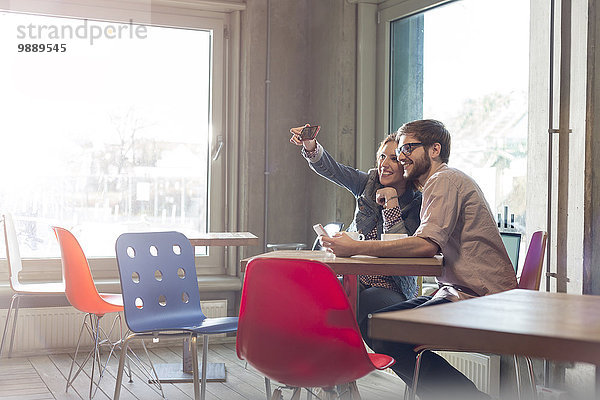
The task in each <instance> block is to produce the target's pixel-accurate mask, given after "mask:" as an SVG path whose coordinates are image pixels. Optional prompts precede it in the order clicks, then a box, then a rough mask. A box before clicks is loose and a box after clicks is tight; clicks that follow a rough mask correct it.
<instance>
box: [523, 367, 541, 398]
mask: <svg viewBox="0 0 600 400" xmlns="http://www.w3.org/2000/svg"><path fill="white" fill-rule="evenodd" d="M525 361H526V362H527V369H528V370H529V381H530V382H531V393H532V395H531V397H532V398H533V400H537V398H538V396H537V385H536V384H535V374H534V373H533V364H532V363H531V358H529V357H525Z"/></svg>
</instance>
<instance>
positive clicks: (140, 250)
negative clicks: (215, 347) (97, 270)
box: [114, 232, 238, 400]
mask: <svg viewBox="0 0 600 400" xmlns="http://www.w3.org/2000/svg"><path fill="white" fill-rule="evenodd" d="M116 252H117V263H118V266H119V274H120V276H121V290H122V293H123V305H124V308H125V320H126V321H127V326H129V329H130V330H131V331H132V332H134V333H133V334H131V335H130V336H128V337H127V338H126V339H125V342H124V344H123V347H122V353H121V358H120V361H119V370H118V373H117V382H116V386H115V394H114V399H115V400H116V399H118V398H119V395H120V390H121V380H122V378H123V366H124V362H125V352H126V351H127V347H128V344H129V341H130V340H131V339H134V338H141V339H144V338H151V337H156V335H157V334H160V335H163V334H167V335H169V337H173V336H187V337H189V338H190V344H191V354H192V364H193V373H194V398H195V399H196V400H197V399H202V400H204V398H205V395H206V364H207V363H206V358H207V353H208V335H209V334H217V333H227V332H235V331H236V330H237V325H238V319H237V317H223V318H207V317H206V316H205V315H204V314H203V313H202V309H201V308H200V293H199V291H198V279H197V277H196V266H195V263H194V250H193V247H192V246H191V244H190V242H189V240H188V238H186V237H185V236H184V235H183V234H181V233H179V232H149V233H124V234H122V235H121V236H119V237H118V238H117V243H116ZM198 335H202V336H203V339H204V340H203V343H204V346H203V348H202V384H201V390H200V388H199V382H198V378H199V377H198V375H199V374H198V350H197V338H198Z"/></svg>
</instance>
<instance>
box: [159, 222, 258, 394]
mask: <svg viewBox="0 0 600 400" xmlns="http://www.w3.org/2000/svg"><path fill="white" fill-rule="evenodd" d="M189 240H190V243H191V244H192V246H258V245H260V241H259V240H258V237H257V236H255V235H253V234H252V233H250V232H209V233H204V234H200V235H197V236H196V237H194V238H189ZM192 362H193V361H192V356H191V354H190V350H189V346H188V339H185V340H184V345H183V361H182V364H154V368H155V370H156V375H157V376H158V380H159V381H160V382H163V383H175V382H177V383H180V382H193V372H192V368H193V364H192ZM226 377H227V375H226V371H225V364H224V363H207V365H206V380H207V381H210V382H224V381H225V380H226Z"/></svg>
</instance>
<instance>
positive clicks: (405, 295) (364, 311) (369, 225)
mask: <svg viewBox="0 0 600 400" xmlns="http://www.w3.org/2000/svg"><path fill="white" fill-rule="evenodd" d="M305 126H307V125H305ZM302 128H304V126H300V127H297V128H292V129H290V133H292V137H291V138H290V142H292V143H294V144H295V145H298V146H302V155H303V156H304V158H306V160H307V161H308V163H309V165H310V168H311V169H312V170H313V171H315V172H316V173H317V174H319V175H321V176H323V177H324V178H327V179H328V180H330V181H332V182H334V183H336V184H338V185H340V186H342V187H345V188H346V189H348V190H349V191H350V192H352V194H353V195H354V197H355V198H356V209H355V212H354V220H353V221H352V224H351V225H350V228H349V229H348V230H351V231H358V232H360V233H362V234H363V235H364V236H365V240H374V239H380V238H381V234H382V233H406V234H408V235H412V234H413V233H414V232H415V230H416V229H417V227H418V226H419V224H420V219H419V212H420V209H421V192H419V191H418V190H416V188H415V187H414V185H413V184H412V183H411V182H407V181H406V180H405V178H404V168H403V167H402V165H401V164H400V163H399V162H398V160H397V159H396V147H397V145H398V142H396V139H395V134H390V135H388V136H387V137H386V138H385V139H384V140H383V141H382V142H381V144H380V145H379V149H378V150H377V168H373V169H370V170H369V171H368V172H363V171H359V170H357V169H354V168H351V167H348V166H346V165H343V164H340V163H338V162H337V161H335V160H334V159H333V157H332V156H331V155H330V154H329V153H328V152H327V151H325V149H323V147H322V146H321V145H320V144H319V143H318V142H317V141H316V139H312V140H304V141H302V140H300V132H301V131H302ZM359 282H360V284H361V285H360V286H361V291H360V294H359V312H358V318H357V319H358V322H359V323H360V322H361V321H362V320H363V319H364V318H366V317H367V316H368V315H369V313H370V312H372V311H375V310H378V309H381V308H383V307H386V306H388V305H391V304H396V303H398V302H401V301H405V300H408V299H411V298H413V297H415V296H416V295H417V279H416V277H414V276H383V275H361V276H360V277H359ZM365 333H366V332H363V335H364V334H365Z"/></svg>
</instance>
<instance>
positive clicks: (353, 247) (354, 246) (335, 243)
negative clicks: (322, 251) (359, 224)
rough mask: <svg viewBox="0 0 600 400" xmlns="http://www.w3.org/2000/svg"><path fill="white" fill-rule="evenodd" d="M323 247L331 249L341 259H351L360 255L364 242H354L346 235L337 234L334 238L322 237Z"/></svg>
mask: <svg viewBox="0 0 600 400" xmlns="http://www.w3.org/2000/svg"><path fill="white" fill-rule="evenodd" d="M321 244H322V245H323V247H326V248H328V249H330V250H331V251H332V252H333V254H335V255H336V256H339V257H349V256H352V255H355V254H360V248H361V246H362V245H363V244H364V241H362V240H354V239H352V238H351V237H350V236H348V235H346V234H345V233H339V232H338V233H336V234H335V235H334V236H333V237H325V236H323V237H321Z"/></svg>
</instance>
